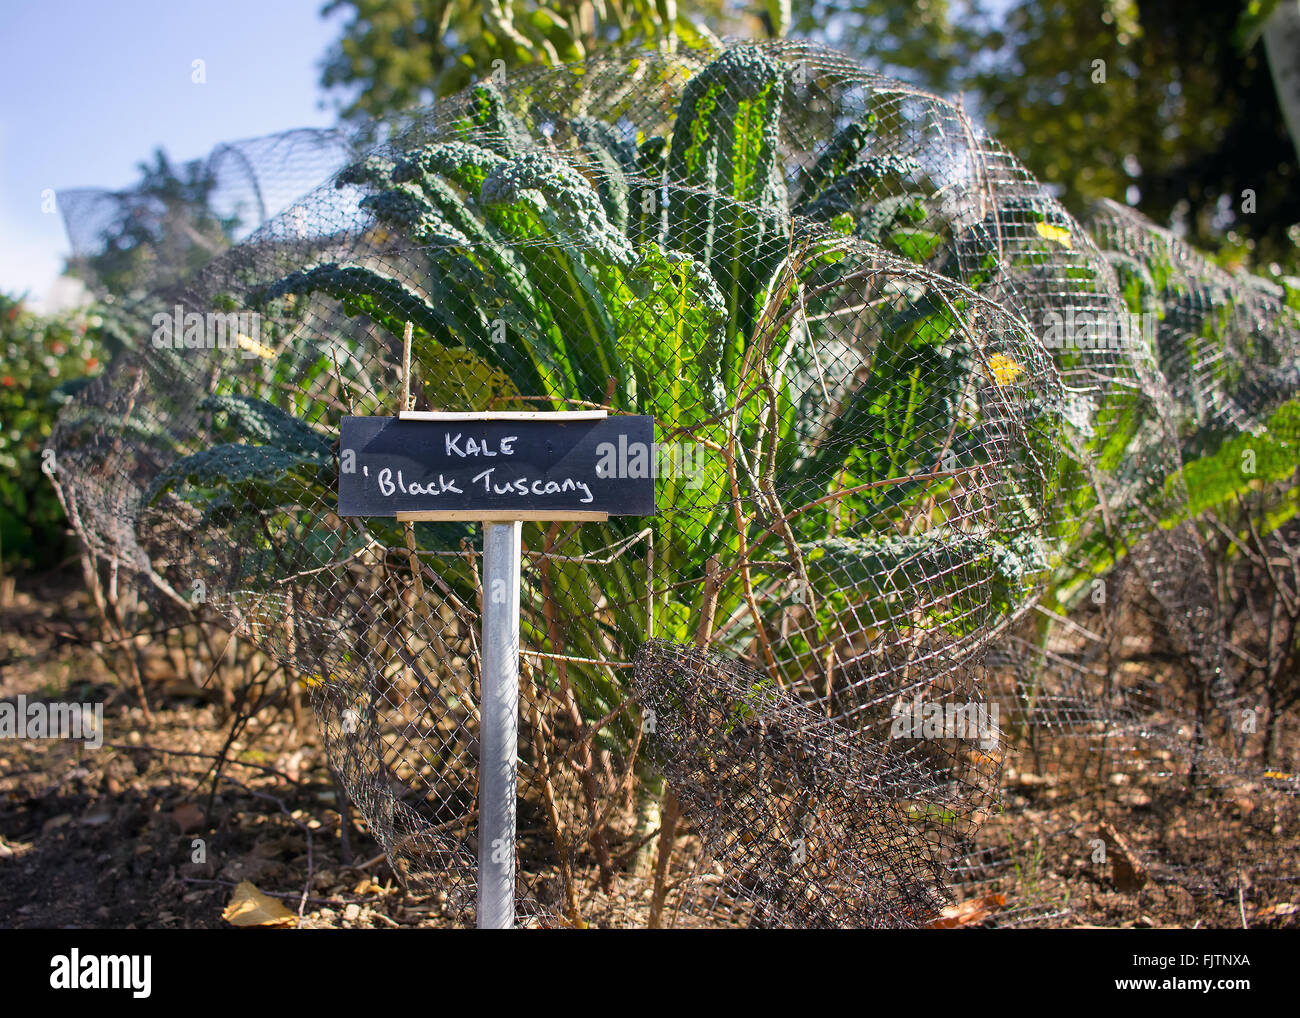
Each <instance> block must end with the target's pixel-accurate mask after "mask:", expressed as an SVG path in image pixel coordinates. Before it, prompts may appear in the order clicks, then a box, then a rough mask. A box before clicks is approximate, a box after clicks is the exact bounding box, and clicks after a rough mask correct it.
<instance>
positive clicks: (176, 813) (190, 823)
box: [172, 802, 203, 834]
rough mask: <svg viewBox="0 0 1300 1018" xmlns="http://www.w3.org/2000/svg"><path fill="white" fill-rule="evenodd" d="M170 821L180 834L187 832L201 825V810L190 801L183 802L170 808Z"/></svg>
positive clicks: (195, 829)
mask: <svg viewBox="0 0 1300 1018" xmlns="http://www.w3.org/2000/svg"><path fill="white" fill-rule="evenodd" d="M172 823H174V824H175V825H176V830H177V831H179V832H180V833H181V834H189V832H190V831H197V830H198V829H199V828H200V827H202V826H203V810H201V809H199V808H198V807H197V806H195V805H194V803H192V802H187V803H183V804H181V805H180V806H177V807H176V808H175V809H174V810H172Z"/></svg>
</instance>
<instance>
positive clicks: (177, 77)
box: [0, 0, 339, 300]
mask: <svg viewBox="0 0 1300 1018" xmlns="http://www.w3.org/2000/svg"><path fill="white" fill-rule="evenodd" d="M321 6H322V0H221V2H220V3H196V2H193V0H189V2H186V0H179V2H178V0H172V2H170V3H167V2H161V0H118V2H114V3H104V2H102V0H101V2H92V0H44V2H40V0H4V4H3V7H2V8H0V38H3V39H4V42H5V46H4V53H5V58H4V60H3V61H0V239H2V242H0V290H3V291H5V292H8V293H14V292H19V293H21V292H23V291H28V292H29V293H30V294H31V296H32V297H33V298H34V299H36V300H39V299H41V298H42V297H44V296H45V295H46V293H47V292H48V290H49V288H50V286H51V284H52V283H53V282H54V280H55V278H56V277H57V275H58V274H59V272H60V271H61V269H62V267H63V258H64V256H65V255H66V253H67V250H68V245H67V238H66V236H65V234H64V230H63V221H62V219H61V217H59V216H58V215H47V214H43V213H42V212H41V192H42V190H44V189H45V188H53V189H54V190H56V191H58V190H60V189H65V188H72V187H109V188H119V187H124V186H126V185H128V184H130V183H132V182H133V181H134V180H135V178H136V176H137V170H136V166H137V164H138V163H139V162H141V161H142V160H144V159H146V158H148V157H149V156H150V155H151V154H152V152H153V150H154V149H155V148H157V147H158V146H162V147H163V148H165V149H166V150H167V153H168V155H169V156H172V157H173V158H174V159H176V160H184V159H192V158H194V157H196V156H202V155H206V154H207V153H208V152H209V151H211V149H212V148H213V147H214V146H215V145H216V144H218V143H219V142H222V141H230V140H233V139H237V138H248V137H255V136H257V135H262V134H269V133H271V132H273V131H280V130H285V129H287V128H291V127H304V126H307V127H310V126H322V125H329V124H332V123H334V121H335V116H334V114H333V111H332V109H331V108H322V107H321V102H322V99H324V98H325V97H324V94H323V93H322V91H321V89H320V87H319V85H318V81H319V78H320V72H319V68H318V65H319V63H320V60H321V58H322V57H323V56H324V53H325V51H326V49H327V48H328V46H329V44H330V43H331V42H332V41H333V40H334V39H335V38H337V36H338V34H339V19H338V18H331V19H330V20H329V21H325V20H324V19H322V18H321V17H320V8H321ZM195 60H203V61H204V62H205V69H206V77H207V82H206V84H202V85H196V84H194V83H193V82H192V80H191V77H192V66H193V61H195Z"/></svg>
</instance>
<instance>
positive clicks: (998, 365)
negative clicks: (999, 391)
mask: <svg viewBox="0 0 1300 1018" xmlns="http://www.w3.org/2000/svg"><path fill="white" fill-rule="evenodd" d="M987 373H988V376H989V379H990V380H991V381H994V382H997V383H998V385H1010V384H1011V383H1012V382H1014V381H1015V380H1016V379H1017V378H1019V377H1020V376H1021V375H1023V374H1024V373H1025V369H1024V368H1022V367H1021V366H1020V365H1019V364H1017V363H1016V362H1015V361H1013V360H1012V359H1011V358H1010V357H1008V356H1006V355H1005V354H1000V353H995V354H994V355H993V356H992V357H990V358H989V364H988V372H987Z"/></svg>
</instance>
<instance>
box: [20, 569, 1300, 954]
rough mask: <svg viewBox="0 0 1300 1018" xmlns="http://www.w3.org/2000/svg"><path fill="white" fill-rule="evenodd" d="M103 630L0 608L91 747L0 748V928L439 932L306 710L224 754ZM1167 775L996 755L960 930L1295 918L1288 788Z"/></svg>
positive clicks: (64, 576)
mask: <svg viewBox="0 0 1300 1018" xmlns="http://www.w3.org/2000/svg"><path fill="white" fill-rule="evenodd" d="M101 635H102V634H101V633H100V630H99V628H98V624H97V622H96V616H95V615H94V611H93V607H92V606H91V605H90V603H89V601H88V598H87V596H86V595H85V594H84V592H83V589H82V585H81V583H80V577H79V576H78V575H77V574H76V573H75V572H64V573H58V574H52V575H50V576H46V577H44V578H41V579H40V580H38V581H36V582H31V583H27V584H25V585H20V587H19V590H18V591H17V593H16V594H15V595H14V597H13V598H12V602H11V603H10V604H9V605H8V606H7V607H5V608H4V609H3V610H0V698H13V697H16V696H17V695H18V694H24V695H25V696H26V697H27V698H28V699H29V700H31V699H33V698H52V699H64V700H72V701H77V702H83V701H91V702H102V703H103V704H104V722H105V723H104V729H105V738H104V745H103V747H102V748H99V749H92V748H89V747H87V746H85V745H83V744H81V743H77V742H73V741H69V740H16V739H15V740H9V739H6V740H0V926H6V927H18V928H23V927H45V928H49V927H55V928H69V929H77V928H143V927H151V928H177V929H182V928H183V929H189V928H229V926H230V924H229V923H228V922H227V921H226V920H225V919H223V911H224V910H225V909H226V908H227V906H228V905H229V904H230V902H231V900H232V896H233V895H235V893H236V888H237V887H238V885H240V883H241V882H243V881H250V882H251V883H253V884H254V885H256V887H257V888H259V889H260V890H261V891H262V892H263V893H264V894H266V895H269V896H271V897H273V898H275V899H276V900H277V901H279V902H280V903H282V905H283V907H284V908H285V909H287V910H288V912H289V913H290V914H291V917H292V918H290V919H287V920H286V925H292V924H298V925H301V926H304V927H361V928H386V927H412V926H433V925H444V924H445V921H444V920H441V919H439V918H437V913H438V907H437V904H436V903H435V902H431V901H428V900H424V899H420V898H416V897H412V896H410V895H408V894H406V893H405V892H404V891H403V890H402V888H401V886H400V885H399V884H398V882H397V881H396V879H395V878H394V876H393V874H392V873H391V871H390V870H389V869H388V865H387V863H386V861H385V860H384V859H383V856H382V854H381V852H380V851H379V849H378V848H377V846H376V844H375V842H374V840H373V839H372V838H370V837H369V835H368V834H367V832H366V830H365V827H364V822H363V821H362V820H361V819H360V818H359V817H357V816H355V814H350V818H349V822H348V823H347V824H346V825H345V824H344V818H343V816H341V814H340V809H339V807H340V803H339V794H340V793H339V790H338V789H337V788H336V786H335V784H334V782H333V780H332V777H331V775H330V773H329V770H328V769H327V767H326V766H325V762H324V758H323V754H322V751H321V748H320V743H319V739H318V737H317V735H316V733H315V731H314V727H313V725H312V723H311V717H310V712H308V713H307V716H306V717H305V718H303V717H299V718H298V719H297V720H295V718H294V717H293V716H292V712H291V711H290V710H289V709H288V708H287V706H286V707H285V708H284V709H280V710H267V711H263V712H261V713H259V714H258V715H257V717H256V718H255V719H254V721H253V722H252V723H250V724H249V726H248V727H247V728H245V729H244V730H243V731H242V732H241V733H240V735H239V737H238V738H236V739H235V740H234V741H233V742H230V744H229V745H227V742H228V739H229V732H230V726H229V719H230V716H231V714H230V711H229V707H228V704H225V703H223V702H222V697H221V696H220V695H218V694H217V693H216V692H209V691H208V690H205V689H204V688H203V687H202V686H201V685H199V684H196V683H195V682H194V681H193V679H192V678H191V677H182V676H179V675H176V674H174V673H172V674H169V673H168V671H167V668H168V665H167V662H166V661H161V662H160V661H152V663H151V664H150V667H149V670H148V671H147V674H148V676H149V679H150V682H149V688H150V700H151V706H152V722H151V723H146V721H145V718H144V714H143V712H142V710H141V709H140V707H139V706H138V705H136V704H135V703H134V701H133V699H132V698H130V697H128V696H126V695H124V694H123V693H122V692H121V689H122V688H123V685H122V682H121V681H120V677H118V676H115V675H114V674H113V672H112V671H110V669H109V668H108V666H107V665H106V663H105V657H104V655H103V654H101V653H99V652H97V648H96V645H94V644H92V643H91V642H90V641H93V640H95V639H97V638H99V637H100V636H101ZM141 647H142V648H143V653H144V655H145V657H148V653H149V648H148V645H147V641H145V642H144V643H142V644H141ZM99 649H100V650H102V649H103V648H102V646H101V647H100V648H99ZM222 759H224V763H222V765H221V767H220V775H219V776H216V775H215V774H214V769H215V768H216V767H217V764H218V761H219V760H222ZM1167 763H1168V766H1167V767H1165V768H1163V769H1162V764H1161V760H1160V759H1159V755H1158V754H1157V755H1156V756H1155V757H1154V758H1153V759H1152V760H1150V761H1148V762H1147V763H1146V764H1144V767H1143V768H1142V769H1141V770H1140V771H1139V770H1135V769H1134V768H1132V767H1105V766H1098V765H1097V764H1096V762H1095V755H1094V756H1088V755H1087V754H1080V755H1079V757H1078V759H1062V758H1059V757H1057V758H1054V759H1049V760H1046V761H1045V760H1043V759H1042V758H1040V759H1039V760H1038V761H1037V763H1036V762H1035V760H1034V758H1033V756H1032V754H1029V753H1021V754H1018V755H1013V756H1011V757H1009V758H1008V760H1007V765H1006V768H1005V771H1004V804H1003V805H1004V810H1003V812H1002V814H1001V815H1000V816H998V817H996V818H995V819H994V820H993V821H992V822H991V824H990V828H989V831H990V833H989V835H988V836H987V837H985V839H984V840H986V841H987V842H989V843H990V844H992V845H1000V846H1001V849H1003V850H1004V851H1002V852H1001V866H1002V874H1003V875H1002V877H1001V878H1000V879H997V880H994V881H993V882H992V883H985V884H981V886H980V887H979V888H978V890H976V889H967V892H966V893H969V895H970V896H972V897H974V896H976V895H977V894H978V895H984V894H986V893H988V892H989V891H990V890H991V891H993V892H995V893H1000V894H1003V895H1005V898H1006V904H1005V905H1004V906H1003V907H994V908H992V909H991V910H990V912H991V914H990V915H988V916H987V917H984V918H979V919H977V920H976V921H975V922H973V923H971V924H970V925H1016V924H1032V925H1047V926H1060V927H1071V926H1107V927H1116V926H1139V927H1148V926H1180V927H1191V926H1202V927H1205V926H1215V927H1239V926H1242V925H1246V926H1250V927H1260V926H1265V927H1276V926H1296V925H1300V886H1297V882H1296V877H1295V875H1294V872H1295V870H1296V865H1295V859H1296V847H1297V846H1296V845H1295V843H1294V836H1295V832H1296V830H1297V821H1296V815H1295V801H1296V800H1295V797H1294V796H1291V795H1289V794H1283V793H1281V792H1279V791H1278V790H1277V789H1275V788H1270V787H1267V783H1264V784H1261V783H1260V782H1258V781H1253V782H1251V781H1241V782H1239V783H1238V782H1233V781H1226V782H1225V781H1224V780H1223V779H1222V778H1218V779H1216V780H1215V781H1206V780H1192V781H1189V780H1188V778H1187V776H1186V774H1184V773H1180V772H1179V768H1178V766H1177V761H1175V760H1173V759H1170V760H1169V761H1167ZM1040 772H1041V773H1040ZM343 826H346V828H347V838H346V840H345V839H343V838H341V837H340V833H341V827H343ZM1115 837H1117V838H1118V844H1116V843H1114V841H1113V840H1112V839H1113V838H1115ZM1098 839H1101V840H1102V841H1105V842H1106V845H1107V849H1108V855H1107V857H1106V861H1105V863H1103V864H1098V863H1097V862H1095V861H1094V859H1093V855H1094V853H1095V845H1096V843H1097V841H1098ZM995 854H996V853H995ZM537 869H545V867H544V866H539V867H537ZM1130 869H1133V870H1136V872H1129V870H1130ZM583 879H584V880H586V879H587V878H586V876H585V875H584V876H583ZM646 893H647V885H646V883H645V881H644V880H640V879H627V880H616V883H615V886H614V888H613V889H612V892H611V893H609V894H598V893H596V892H594V891H593V890H587V891H584V894H583V897H584V901H585V902H586V907H587V916H586V918H587V919H588V921H589V922H590V923H591V925H596V926H601V925H610V926H617V925H628V924H635V925H640V922H639V917H641V916H642V915H643V914H644V911H645V909H644V901H643V900H642V899H643V898H644V897H645V895H646ZM959 893H960V892H959Z"/></svg>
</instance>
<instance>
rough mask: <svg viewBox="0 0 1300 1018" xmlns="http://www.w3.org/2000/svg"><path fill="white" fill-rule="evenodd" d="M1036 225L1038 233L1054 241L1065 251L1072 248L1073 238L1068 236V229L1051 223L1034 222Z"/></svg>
mask: <svg viewBox="0 0 1300 1018" xmlns="http://www.w3.org/2000/svg"><path fill="white" fill-rule="evenodd" d="M1034 225H1035V226H1037V227H1038V235H1039V236H1040V237H1043V238H1045V239H1047V240H1050V241H1053V242H1054V243H1057V244H1060V245H1061V247H1063V248H1065V249H1066V250H1067V251H1072V250H1073V249H1074V240H1073V238H1071V237H1070V231H1069V230H1066V229H1063V228H1062V227H1060V226H1053V225H1052V224H1051V223H1044V222H1038V223H1035V224H1034Z"/></svg>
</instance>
